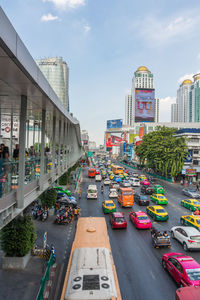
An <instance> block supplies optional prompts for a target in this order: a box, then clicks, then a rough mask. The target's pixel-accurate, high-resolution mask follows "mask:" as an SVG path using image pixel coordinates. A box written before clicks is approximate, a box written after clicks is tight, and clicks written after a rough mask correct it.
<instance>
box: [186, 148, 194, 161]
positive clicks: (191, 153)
mask: <svg viewBox="0 0 200 300" xmlns="http://www.w3.org/2000/svg"><path fill="white" fill-rule="evenodd" d="M192 155H193V151H192V150H188V155H187V157H186V159H185V162H187V163H191V162H192Z"/></svg>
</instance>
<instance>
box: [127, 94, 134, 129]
mask: <svg viewBox="0 0 200 300" xmlns="http://www.w3.org/2000/svg"><path fill="white" fill-rule="evenodd" d="M125 125H129V126H132V125H133V98H132V95H126V96H125Z"/></svg>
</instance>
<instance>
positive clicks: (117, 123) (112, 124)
mask: <svg viewBox="0 0 200 300" xmlns="http://www.w3.org/2000/svg"><path fill="white" fill-rule="evenodd" d="M112 128H122V119H117V120H108V121H107V129H112Z"/></svg>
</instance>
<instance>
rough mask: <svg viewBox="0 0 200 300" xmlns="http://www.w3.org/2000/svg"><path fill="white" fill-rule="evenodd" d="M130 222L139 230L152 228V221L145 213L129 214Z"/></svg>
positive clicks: (135, 212)
mask: <svg viewBox="0 0 200 300" xmlns="http://www.w3.org/2000/svg"><path fill="white" fill-rule="evenodd" d="M129 217H130V220H131V221H132V222H133V224H134V225H135V226H136V228H138V229H149V228H151V220H150V219H149V217H148V216H147V214H146V213H145V212H143V211H134V212H131V213H130V214H129Z"/></svg>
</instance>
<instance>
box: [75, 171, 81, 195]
mask: <svg viewBox="0 0 200 300" xmlns="http://www.w3.org/2000/svg"><path fill="white" fill-rule="evenodd" d="M81 170H82V168H80V169H79V172H78V176H77V180H76V183H75V190H76V188H77V184H78V181H79V178H80V175H81Z"/></svg>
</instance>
